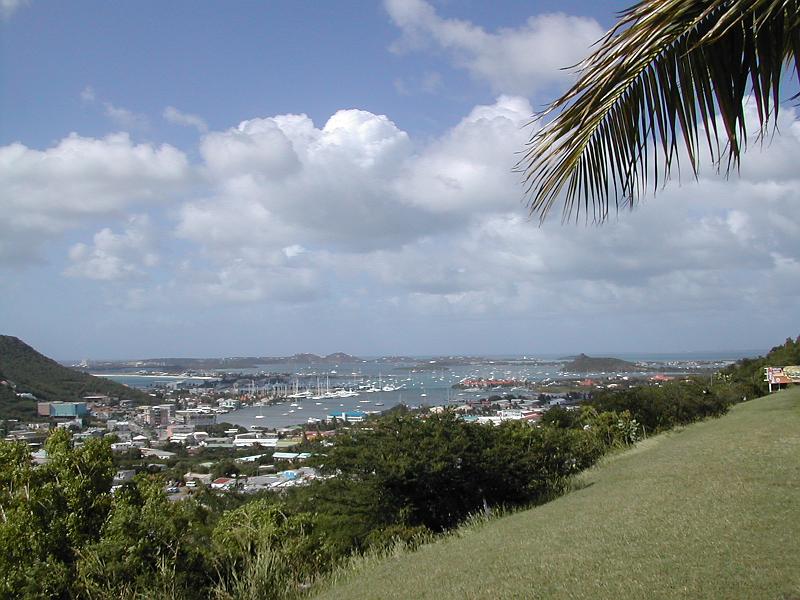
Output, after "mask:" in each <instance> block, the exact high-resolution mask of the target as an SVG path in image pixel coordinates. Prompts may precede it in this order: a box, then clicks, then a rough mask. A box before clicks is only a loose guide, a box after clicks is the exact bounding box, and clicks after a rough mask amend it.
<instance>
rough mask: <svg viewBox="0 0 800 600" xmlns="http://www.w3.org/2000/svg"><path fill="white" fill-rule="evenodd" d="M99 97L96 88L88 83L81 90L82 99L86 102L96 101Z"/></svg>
mask: <svg viewBox="0 0 800 600" xmlns="http://www.w3.org/2000/svg"><path fill="white" fill-rule="evenodd" d="M96 99H97V96H96V95H95V93H94V88H93V87H92V86H90V85H87V86H86V87H85V88H83V90H81V100H83V101H84V102H94V101H95V100H96Z"/></svg>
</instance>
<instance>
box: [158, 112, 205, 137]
mask: <svg viewBox="0 0 800 600" xmlns="http://www.w3.org/2000/svg"><path fill="white" fill-rule="evenodd" d="M163 116H164V118H165V119H166V120H167V121H169V122H170V123H175V124H176V125H183V126H184V127H194V128H195V129H197V131H199V132H200V133H206V132H207V131H208V125H207V124H206V122H205V121H204V120H203V119H202V118H201V117H199V116H197V115H193V114H189V113H185V112H182V111H180V110H178V109H177V108H175V107H174V106H168V107H167V108H165V109H164V113H163Z"/></svg>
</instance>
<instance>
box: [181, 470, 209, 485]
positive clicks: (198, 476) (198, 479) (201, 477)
mask: <svg viewBox="0 0 800 600" xmlns="http://www.w3.org/2000/svg"><path fill="white" fill-rule="evenodd" d="M183 480H184V481H185V482H186V485H189V482H191V481H194V482H195V485H196V484H197V483H202V484H203V485H209V484H210V483H211V475H209V474H208V473H192V472H191V471H189V472H188V473H184V474H183Z"/></svg>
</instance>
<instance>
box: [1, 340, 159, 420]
mask: <svg viewBox="0 0 800 600" xmlns="http://www.w3.org/2000/svg"><path fill="white" fill-rule="evenodd" d="M0 373H2V377H0V379H5V380H8V381H11V382H13V383H14V384H15V385H16V392H17V393H21V392H27V393H31V394H33V395H34V396H36V397H37V398H38V399H40V400H80V399H81V398H82V397H83V396H86V395H89V394H104V395H109V396H117V397H119V398H129V399H133V400H139V401H145V402H146V401H150V400H152V398H151V397H150V396H148V395H147V394H145V393H143V392H140V391H139V390H134V389H133V388H129V387H127V386H124V385H121V384H119V383H115V382H113V381H109V380H108V379H103V378H102V377H94V376H92V375H89V374H88V373H81V372H80V371H75V370H73V369H69V368H67V367H64V366H62V365H60V364H59V363H57V362H56V361H54V360H52V359H50V358H47V357H46V356H44V355H43V354H40V353H39V352H37V351H36V350H34V349H33V348H31V347H30V346H28V345H27V344H26V343H25V342H23V341H22V340H20V339H19V338H16V337H13V336H10V335H0ZM2 387H3V388H5V389H4V390H3V391H2V393H0V418H21V417H23V416H25V415H24V414H16V413H18V411H19V410H23V413H29V414H33V413H31V412H30V411H31V410H32V411H33V412H35V410H36V404H35V402H34V401H33V400H25V401H24V406H19V404H20V402H22V399H20V398H17V397H16V395H15V394H12V393H10V388H8V386H2ZM12 399H14V400H16V404H15V406H14V410H13V411H12V410H11V409H12V406H11V404H12V403H11V400H12ZM9 412H14V413H15V414H9Z"/></svg>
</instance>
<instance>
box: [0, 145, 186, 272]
mask: <svg viewBox="0 0 800 600" xmlns="http://www.w3.org/2000/svg"><path fill="white" fill-rule="evenodd" d="M190 176H191V168H190V166H189V163H188V161H187V159H186V156H185V155H184V154H183V153H182V152H180V151H179V150H177V149H176V148H174V147H172V146H170V145H168V144H163V145H160V146H155V145H152V144H134V143H133V142H132V141H131V139H130V137H129V136H128V135H127V134H124V133H119V134H113V135H109V136H106V137H105V138H87V137H81V136H79V135H77V134H71V135H69V136H68V137H66V138H64V139H62V140H61V141H60V142H58V144H56V145H55V146H53V147H51V148H48V149H46V150H36V149H32V148H28V147H27V146H25V145H23V144H20V143H14V144H10V145H7V146H3V147H0V211H2V214H3V219H2V220H0V262H11V261H23V260H32V259H34V258H35V257H36V254H37V251H38V249H39V245H40V244H41V243H42V242H44V241H46V240H47V239H49V238H52V237H54V236H58V235H59V234H61V233H63V232H64V231H66V230H68V229H70V228H73V227H77V226H79V225H81V224H83V223H85V222H86V221H87V220H91V219H94V218H97V217H100V216H105V217H108V216H110V215H114V214H121V213H122V211H124V210H125V209H126V208H128V207H130V206H132V205H135V204H141V203H160V202H167V201H170V200H171V199H172V197H173V195H174V194H175V193H177V192H178V191H179V190H180V189H182V188H183V187H184V186H185V185H186V184H187V182H188V180H189V179H190Z"/></svg>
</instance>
